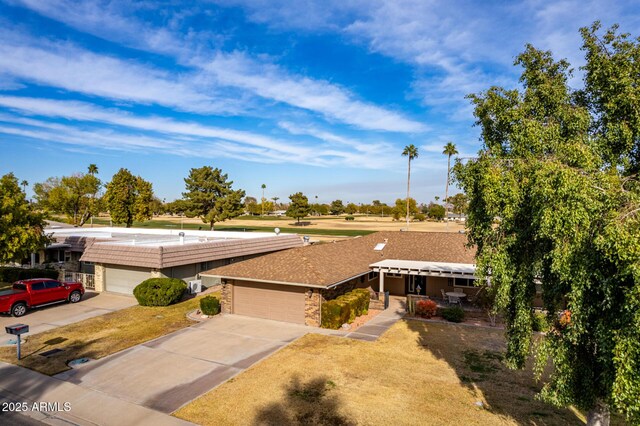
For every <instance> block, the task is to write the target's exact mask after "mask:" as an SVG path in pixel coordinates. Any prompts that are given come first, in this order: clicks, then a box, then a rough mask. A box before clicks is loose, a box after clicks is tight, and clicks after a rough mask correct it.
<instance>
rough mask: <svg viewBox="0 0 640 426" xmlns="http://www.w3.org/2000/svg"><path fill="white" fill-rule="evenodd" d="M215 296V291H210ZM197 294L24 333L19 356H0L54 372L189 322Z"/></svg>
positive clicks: (8, 350)
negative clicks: (171, 301)
mask: <svg viewBox="0 0 640 426" xmlns="http://www.w3.org/2000/svg"><path fill="white" fill-rule="evenodd" d="M213 294H214V295H216V296H218V297H219V294H217V293H213ZM199 302H200V298H194V299H189V300H186V301H184V302H180V303H176V304H175V305H170V306H166V307H146V306H132V307H130V308H126V309H122V310H119V311H116V312H111V313H108V314H105V315H101V316H98V317H93V318H90V319H87V320H84V321H80V322H77V323H73V324H69V325H66V326H63V327H58V328H55V329H53V330H48V331H45V332H42V333H38V334H34V335H33V336H31V335H27V342H26V343H25V344H23V345H22V359H21V360H20V361H19V362H18V361H17V360H16V350H15V348H13V347H3V348H0V360H2V361H5V362H10V363H12V364H17V365H20V366H23V367H27V368H30V369H32V370H36V371H39V372H41V373H44V374H48V375H54V374H57V373H60V372H63V371H65V370H68V369H69V367H68V366H67V363H68V362H69V361H71V360H73V359H77V358H83V357H87V358H92V359H98V358H102V357H104V356H107V355H111V354H113V353H116V352H119V351H121V350H123V349H127V348H130V347H132V346H135V345H138V344H140V343H144V342H147V341H149V340H152V339H155V338H157V337H160V336H163V335H165V334H169V333H171V332H173V331H176V330H179V329H181V328H185V327H188V326H189V325H191V324H193V322H192V321H190V320H188V319H187V318H186V314H187V312H189V311H191V310H193V309H196V308H197V307H198V306H199ZM56 348H58V349H62V352H59V353H57V354H54V355H51V356H49V357H44V356H41V355H40V354H41V353H43V352H46V351H49V350H52V349H56Z"/></svg>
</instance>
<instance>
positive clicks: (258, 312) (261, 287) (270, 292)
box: [233, 282, 305, 324]
mask: <svg viewBox="0 0 640 426" xmlns="http://www.w3.org/2000/svg"><path fill="white" fill-rule="evenodd" d="M304 300H305V296H304V288H302V287H293V286H284V285H276V284H264V283H253V282H252V283H246V282H240V283H237V284H236V285H234V286H233V313H234V314H238V315H247V316H250V317H258V318H266V319H272V320H276V321H286V322H295V323H298V324H304Z"/></svg>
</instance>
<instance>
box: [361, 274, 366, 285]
mask: <svg viewBox="0 0 640 426" xmlns="http://www.w3.org/2000/svg"><path fill="white" fill-rule="evenodd" d="M365 278H366V275H362V276H360V283H361V284H362V283H363V282H364V280H365Z"/></svg>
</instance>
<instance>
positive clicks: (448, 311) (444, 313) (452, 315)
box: [440, 306, 464, 322]
mask: <svg viewBox="0 0 640 426" xmlns="http://www.w3.org/2000/svg"><path fill="white" fill-rule="evenodd" d="M440 316H441V317H442V318H444V319H446V320H447V321H451V322H462V320H464V310H463V309H462V308H461V307H459V306H452V307H450V308H442V310H441V311H440Z"/></svg>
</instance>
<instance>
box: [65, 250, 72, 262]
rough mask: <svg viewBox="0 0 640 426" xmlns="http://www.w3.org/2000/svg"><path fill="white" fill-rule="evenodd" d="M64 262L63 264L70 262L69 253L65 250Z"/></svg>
mask: <svg viewBox="0 0 640 426" xmlns="http://www.w3.org/2000/svg"><path fill="white" fill-rule="evenodd" d="M64 261H65V262H71V252H70V251H68V250H65V252H64Z"/></svg>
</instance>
